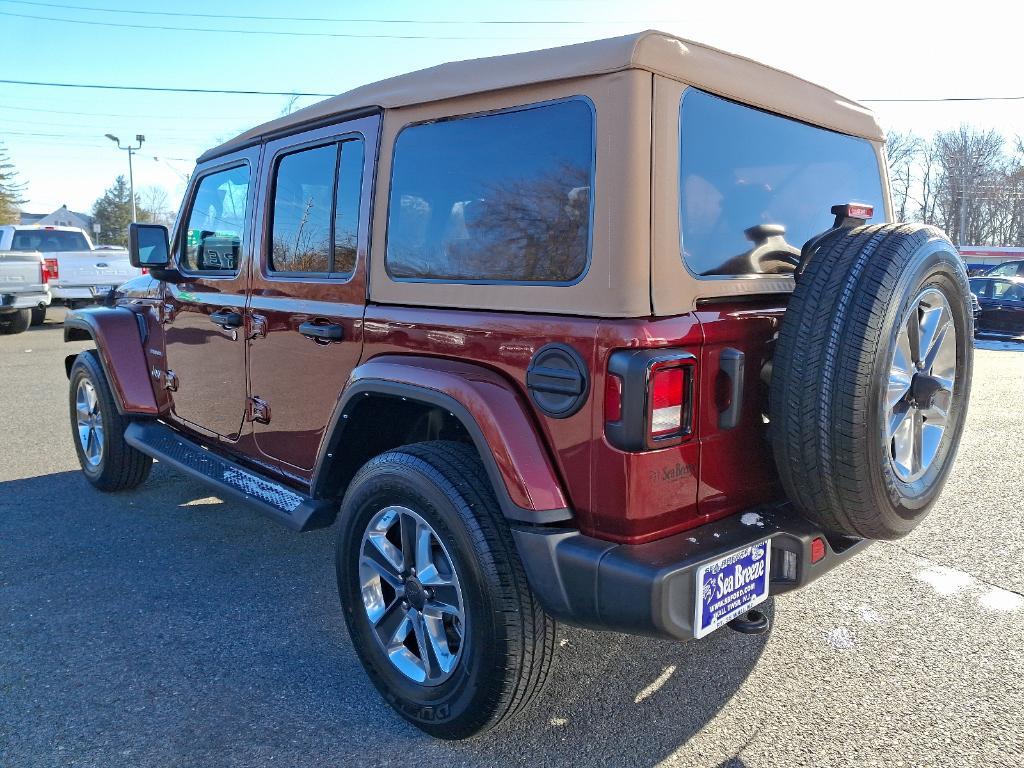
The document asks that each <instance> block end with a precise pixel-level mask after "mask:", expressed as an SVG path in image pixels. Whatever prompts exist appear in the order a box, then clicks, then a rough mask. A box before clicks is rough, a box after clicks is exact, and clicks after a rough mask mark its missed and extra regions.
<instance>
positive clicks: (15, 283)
mask: <svg viewBox="0 0 1024 768" xmlns="http://www.w3.org/2000/svg"><path fill="white" fill-rule="evenodd" d="M47 277H48V274H47V271H46V265H45V262H44V260H43V255H42V254H41V253H37V252H34V251H0V333H19V332H20V331H23V330H25V328H27V327H28V325H27V321H26V318H27V317H29V316H30V315H29V313H31V311H32V310H33V309H38V308H43V307H46V306H47V305H49V303H50V300H51V298H50V289H49V286H48V285H47Z"/></svg>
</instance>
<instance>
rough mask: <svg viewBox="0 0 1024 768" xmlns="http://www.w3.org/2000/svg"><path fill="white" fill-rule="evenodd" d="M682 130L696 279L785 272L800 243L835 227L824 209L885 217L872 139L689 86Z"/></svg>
mask: <svg viewBox="0 0 1024 768" xmlns="http://www.w3.org/2000/svg"><path fill="white" fill-rule="evenodd" d="M679 121H680V122H679V127H680V140H681V144H680V175H679V193H680V194H679V198H680V225H681V228H682V248H683V259H684V260H685V262H686V265H687V266H688V267H689V268H690V270H691V271H692V272H694V273H696V274H697V275H701V276H719V275H756V274H771V273H788V272H792V271H793V266H794V265H795V263H796V262H797V260H798V259H799V254H800V247H801V246H802V245H803V244H804V243H805V242H806V241H807V240H809V239H810V238H811V237H813V236H814V235H816V234H818V233H820V232H822V231H824V230H826V229H828V228H829V227H830V226H832V221H833V216H832V214H831V213H829V209H830V208H831V207H832V206H833V205H837V204H841V203H852V202H857V203H867V204H869V205H873V206H874V208H875V211H876V219H875V221H880V220H883V219H884V211H885V208H884V207H883V204H882V203H883V197H882V184H881V175H880V173H879V168H878V158H877V156H876V155H875V151H874V148H873V147H872V146H871V144H870V142H868V141H866V140H864V139H858V138H854V137H852V136H846V135H843V134H840V133H835V132H833V131H827V130H825V129H823V128H815V127H814V126H810V125H807V124H806V123H801V122H797V121H796V120H790V119H789V118H785V117H781V116H779V115H774V114H771V113H769V112H763V111H761V110H759V109H753V108H752V107H746V106H743V105H741V104H736V103H735V102H732V101H727V100H726V99H722V98H719V97H717V96H712V95H710V94H708V93H704V92H703V91H698V90H696V89H695V88H688V89H687V90H686V93H685V94H684V97H683V100H682V105H681V107H680V115H679Z"/></svg>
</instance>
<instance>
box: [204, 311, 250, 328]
mask: <svg viewBox="0 0 1024 768" xmlns="http://www.w3.org/2000/svg"><path fill="white" fill-rule="evenodd" d="M210 322H212V323H213V324H214V325H219V326H220V327H221V328H223V329H224V330H231V329H232V328H240V327H241V326H242V313H241V312H233V311H231V310H230V309H222V310H220V311H219V312H211V313H210Z"/></svg>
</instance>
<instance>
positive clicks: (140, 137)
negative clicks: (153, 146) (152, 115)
mask: <svg viewBox="0 0 1024 768" xmlns="http://www.w3.org/2000/svg"><path fill="white" fill-rule="evenodd" d="M106 137H107V138H108V139H110V140H111V141H112V142H114V143H115V144H117V148H118V149H123V150H125V151H126V152H127V153H128V189H129V192H130V193H131V196H132V223H134V222H135V219H136V218H137V215H136V212H135V177H134V175H133V174H132V155H133V154H135V153H136V152H138V151H139V150H140V149H142V142H144V141H145V140H146V137H145V136H143V135H142V134H141V133H137V134H135V140H136V141H137V142H139V146H137V147H133V146H132V145H131V144H129V145H128V146H127V147H122V146H121V140H120V139H119V138H117V136H114V135H113V134H110V133H108V134H106Z"/></svg>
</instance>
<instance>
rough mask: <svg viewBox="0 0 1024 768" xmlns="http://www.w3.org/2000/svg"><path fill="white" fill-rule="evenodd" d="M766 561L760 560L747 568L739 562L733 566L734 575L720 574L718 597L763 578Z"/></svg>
mask: <svg viewBox="0 0 1024 768" xmlns="http://www.w3.org/2000/svg"><path fill="white" fill-rule="evenodd" d="M764 562H765V561H764V560H763V559H762V560H758V561H757V562H756V563H752V564H751V565H749V566H747V567H746V568H744V567H743V566H742V565H739V564H737V565H736V566H735V568H733V572H732V575H729V576H727V575H726V574H725V573H720V574H718V579H717V580H716V581H717V584H716V586H717V587H718V595H717V596H716V598H720V597H722V596H723V595H727V594H730V593H731V592H734V591H735V590H737V589H739V588H740V587H743V586H745V585H747V584H749V583H750V582H752V581H755V580H757V579H759V578H761V577H762V576H763V575H764Z"/></svg>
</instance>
